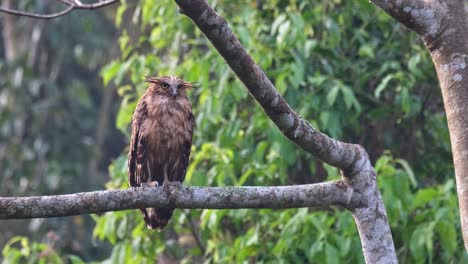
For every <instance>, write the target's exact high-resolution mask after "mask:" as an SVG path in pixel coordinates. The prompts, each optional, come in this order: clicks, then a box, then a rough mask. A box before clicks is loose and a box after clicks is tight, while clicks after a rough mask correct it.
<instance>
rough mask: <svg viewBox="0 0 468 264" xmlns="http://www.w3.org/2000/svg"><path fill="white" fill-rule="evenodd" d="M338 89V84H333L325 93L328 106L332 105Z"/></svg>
mask: <svg viewBox="0 0 468 264" xmlns="http://www.w3.org/2000/svg"><path fill="white" fill-rule="evenodd" d="M339 91H340V86H338V85H335V86H333V87H332V88H331V89H330V91H329V92H328V94H327V102H328V104H329V105H330V106H333V104H334V103H335V101H336V97H337V95H338V92H339Z"/></svg>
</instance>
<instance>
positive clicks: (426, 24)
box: [372, 0, 447, 37]
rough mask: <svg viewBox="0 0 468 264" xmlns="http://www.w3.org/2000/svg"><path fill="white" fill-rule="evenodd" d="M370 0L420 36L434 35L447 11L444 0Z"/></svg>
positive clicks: (436, 33)
mask: <svg viewBox="0 0 468 264" xmlns="http://www.w3.org/2000/svg"><path fill="white" fill-rule="evenodd" d="M372 2H373V3H374V4H376V5H377V6H378V7H380V8H381V9H383V10H384V11H385V12H387V13H388V14H389V15H391V16H392V17H393V18H395V19H396V20H397V21H399V22H401V23H402V24H404V25H405V26H407V27H408V28H410V29H412V30H414V31H416V32H417V33H418V34H419V35H421V36H426V35H429V36H432V37H435V36H437V35H438V34H439V32H441V30H442V29H443V27H442V24H443V23H442V19H443V17H444V14H445V13H446V12H447V5H446V3H444V2H445V1H424V0H372Z"/></svg>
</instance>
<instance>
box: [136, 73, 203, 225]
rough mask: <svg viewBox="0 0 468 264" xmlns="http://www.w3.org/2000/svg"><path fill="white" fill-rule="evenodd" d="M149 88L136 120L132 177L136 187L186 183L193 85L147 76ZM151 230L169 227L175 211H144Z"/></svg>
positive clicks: (193, 126) (177, 80) (171, 209)
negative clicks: (190, 92) (191, 90)
mask: <svg viewBox="0 0 468 264" xmlns="http://www.w3.org/2000/svg"><path fill="white" fill-rule="evenodd" d="M146 81H147V82H148V83H149V87H148V89H147V90H146V92H145V94H144V95H143V97H142V98H141V99H140V100H139V101H138V104H137V107H136V109H135V112H134V114H133V118H132V137H131V143H130V144H131V145H130V150H129V153H128V177H129V183H130V186H132V187H145V186H165V185H167V183H168V182H179V183H182V182H183V181H184V178H185V174H186V172H187V166H188V162H189V157H190V149H191V146H192V136H193V130H194V128H195V119H194V116H193V114H192V105H191V103H190V101H189V99H188V98H187V94H186V92H187V90H189V89H191V88H192V87H193V84H192V83H190V82H186V81H183V80H181V79H179V78H177V77H174V76H162V77H146ZM140 210H141V212H142V214H143V218H144V220H145V223H146V225H147V227H148V228H149V229H159V230H161V229H162V228H163V227H164V226H166V225H167V223H168V221H169V219H170V218H171V216H172V213H173V212H174V208H141V209H140Z"/></svg>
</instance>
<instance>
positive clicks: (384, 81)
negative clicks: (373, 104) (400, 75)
mask: <svg viewBox="0 0 468 264" xmlns="http://www.w3.org/2000/svg"><path fill="white" fill-rule="evenodd" d="M393 77H394V76H393V74H389V75H387V76H385V77H384V78H383V79H382V81H381V82H380V83H379V85H378V86H377V88H376V89H375V91H374V96H375V97H377V98H380V94H381V93H382V92H383V91H384V90H385V88H387V85H388V83H389V82H390V80H392V79H393Z"/></svg>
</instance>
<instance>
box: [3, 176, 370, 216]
mask: <svg viewBox="0 0 468 264" xmlns="http://www.w3.org/2000/svg"><path fill="white" fill-rule="evenodd" d="M331 205H340V206H344V207H347V208H357V207H360V206H364V201H363V200H362V199H361V196H360V194H359V193H357V192H354V191H353V189H352V188H351V187H349V186H347V185H346V184H344V183H343V182H342V181H336V182H326V183H318V184H308V185H295V186H282V187H183V186H181V185H178V184H169V185H168V186H167V187H166V188H165V187H147V188H131V189H122V190H108V191H96V192H84V193H75V194H67V195H53V196H32V197H0V209H1V210H0V219H27V218H47V217H59V216H70V215H80V214H92V213H104V212H109V211H120V210H128V209H138V208H148V207H155V208H158V207H159V208H160V207H173V208H189V209H202V208H203V209H239V208H271V209H281V208H298V207H319V206H320V207H323V206H331Z"/></svg>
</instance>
